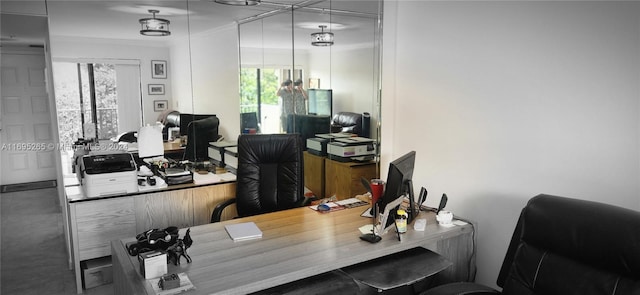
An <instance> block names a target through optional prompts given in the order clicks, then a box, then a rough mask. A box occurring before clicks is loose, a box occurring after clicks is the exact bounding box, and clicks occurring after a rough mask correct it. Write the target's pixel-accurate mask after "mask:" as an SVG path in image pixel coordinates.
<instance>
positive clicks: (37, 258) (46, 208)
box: [0, 188, 113, 295]
mask: <svg viewBox="0 0 640 295" xmlns="http://www.w3.org/2000/svg"><path fill="white" fill-rule="evenodd" d="M0 208H1V214H0V216H1V219H0V222H1V223H2V230H1V240H0V241H1V244H2V245H1V249H0V253H1V260H0V275H1V276H0V294H3V295H11V294H20V295H23V294H25V295H28V294H37V295H40V294H75V293H76V284H75V277H74V272H73V271H72V270H69V268H68V266H67V253H66V249H65V243H64V233H63V227H62V213H61V212H60V206H59V205H58V197H57V190H56V189H55V188H47V189H37V190H30V191H22V192H12V193H2V194H0ZM112 287H113V286H112V285H111V284H109V285H103V286H100V287H96V288H92V289H88V290H85V294H89V295H106V294H113V288H112Z"/></svg>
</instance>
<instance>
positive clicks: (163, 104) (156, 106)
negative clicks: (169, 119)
mask: <svg viewBox="0 0 640 295" xmlns="http://www.w3.org/2000/svg"><path fill="white" fill-rule="evenodd" d="M168 108H169V101H167V100H154V101H153V111H154V112H162V111H166V110H167V109H168Z"/></svg>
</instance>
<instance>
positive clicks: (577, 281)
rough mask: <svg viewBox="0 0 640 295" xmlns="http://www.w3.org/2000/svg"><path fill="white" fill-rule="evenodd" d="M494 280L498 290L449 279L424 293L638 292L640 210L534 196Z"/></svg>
mask: <svg viewBox="0 0 640 295" xmlns="http://www.w3.org/2000/svg"><path fill="white" fill-rule="evenodd" d="M497 283H498V286H500V287H502V292H498V291H497V290H493V289H491V288H489V287H486V286H482V285H478V284H474V283H453V284H448V285H442V286H439V287H436V288H434V289H431V290H428V291H426V292H425V293H423V295H444V294H504V295H533V294H562V295H600V294H602V295H604V294H640V212H638V211H633V210H629V209H625V208H620V207H615V206H611V205H606V204H602V203H597V202H591V201H585V200H578V199H570V198H563V197H557V196H550V195H538V196H536V197H534V198H532V199H531V200H530V201H529V202H528V203H527V206H526V207H525V208H524V209H523V210H522V213H521V214H520V218H519V220H518V224H517V225H516V229H515V231H514V233H513V236H512V238H511V243H510V244H509V248H508V249H507V254H506V256H505V258H504V261H503V263H502V268H501V269H500V273H499V275H498V280H497Z"/></svg>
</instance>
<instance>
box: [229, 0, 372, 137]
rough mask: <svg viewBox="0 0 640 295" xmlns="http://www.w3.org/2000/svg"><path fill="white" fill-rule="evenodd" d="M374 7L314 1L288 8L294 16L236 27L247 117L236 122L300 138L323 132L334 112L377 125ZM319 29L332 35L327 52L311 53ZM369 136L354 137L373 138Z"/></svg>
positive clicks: (267, 18)
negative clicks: (248, 122)
mask: <svg viewBox="0 0 640 295" xmlns="http://www.w3.org/2000/svg"><path fill="white" fill-rule="evenodd" d="M379 7H380V1H315V2H313V3H312V5H308V4H307V6H304V7H303V6H301V5H293V6H292V8H293V15H290V14H288V13H279V14H275V15H267V16H265V17H262V18H257V19H255V18H253V19H249V20H248V21H246V22H242V23H241V24H240V28H239V30H240V61H241V81H240V87H241V112H242V113H252V115H244V114H243V117H244V116H252V117H253V116H254V115H253V114H256V116H255V117H257V119H258V120H257V121H258V122H259V127H260V131H261V132H263V133H280V132H299V133H301V134H303V138H305V139H306V138H308V137H312V136H314V135H315V134H317V133H328V132H329V131H330V124H331V119H332V117H333V116H334V115H335V114H338V113H345V112H347V113H352V114H353V116H357V115H360V116H361V117H365V118H367V119H369V120H370V122H369V124H368V125H369V126H376V124H377V121H378V117H379V116H378V115H377V107H376V106H377V105H378V87H379V83H378V82H379V81H378V79H379V74H378V70H379V67H378V64H379V63H378V59H379V47H378V41H379V34H380V30H379V27H378V24H379V17H378V15H379V13H378V11H379ZM276 24H277V25H276ZM321 26H323V27H324V26H326V31H327V32H332V33H333V34H334V35H335V43H334V45H332V46H322V47H318V46H312V44H311V40H312V39H311V34H312V33H316V32H320V31H322V30H323V29H322V28H321ZM289 29H291V31H290V30H289ZM293 69H295V70H293ZM289 82H292V83H290V84H289ZM296 82H297V83H296ZM275 87H277V88H278V89H279V91H276V92H275V93H276V96H275V97H274V95H273V93H274V91H273V89H274V88H275ZM276 100H277V104H276ZM327 110H328V111H327ZM371 114H374V116H371ZM305 122H306V125H313V126H314V127H313V128H307V127H309V126H303V125H305ZM310 122H312V123H310ZM336 123H345V122H336ZM336 127H337V126H336ZM343 127H345V126H343ZM244 129H245V128H244V127H242V128H241V130H244ZM363 129H364V131H363ZM338 130H342V129H334V131H338ZM372 130H375V128H359V129H358V133H359V135H362V136H366V137H374V138H375V137H376V132H375V131H372Z"/></svg>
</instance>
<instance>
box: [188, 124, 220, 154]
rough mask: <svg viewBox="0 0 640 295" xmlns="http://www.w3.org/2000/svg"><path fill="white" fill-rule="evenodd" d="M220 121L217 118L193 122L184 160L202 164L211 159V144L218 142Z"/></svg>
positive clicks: (189, 131) (189, 130)
mask: <svg viewBox="0 0 640 295" xmlns="http://www.w3.org/2000/svg"><path fill="white" fill-rule="evenodd" d="M218 125H220V120H219V119H218V117H216V116H211V117H208V118H205V119H201V120H196V121H192V122H191V123H189V127H188V131H187V146H186V147H185V149H184V157H183V159H184V160H189V161H192V162H202V161H205V160H208V159H209V142H212V141H217V140H218V138H219V135H218Z"/></svg>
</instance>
